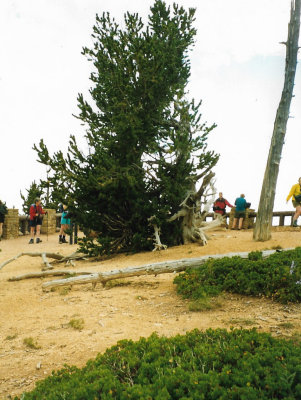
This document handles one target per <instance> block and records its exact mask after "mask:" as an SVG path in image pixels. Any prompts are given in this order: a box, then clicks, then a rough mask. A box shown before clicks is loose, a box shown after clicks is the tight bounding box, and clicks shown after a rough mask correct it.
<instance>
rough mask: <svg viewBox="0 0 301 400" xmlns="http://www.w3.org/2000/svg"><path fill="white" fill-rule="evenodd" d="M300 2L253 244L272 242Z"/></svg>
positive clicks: (288, 46)
mask: <svg viewBox="0 0 301 400" xmlns="http://www.w3.org/2000/svg"><path fill="white" fill-rule="evenodd" d="M300 1H301V0H294V1H292V3H291V16H290V22H289V25H288V38H287V42H286V43H284V44H285V45H286V61H285V79H284V86H283V91H282V95H281V100H280V103H279V106H278V110H277V114H276V118H275V122H274V130H273V136H272V140H271V145H270V151H269V155H268V160H267V165H266V170H265V174H264V178H263V183H262V189H261V195H260V202H259V208H258V212H257V217H256V224H255V228H254V232H253V239H254V240H256V241H266V240H269V239H270V238H271V226H272V218H273V208H274V200H275V192H276V184H277V178H278V173H279V164H280V159H281V153H282V147H283V143H284V137H285V134H286V126H287V120H288V117H289V110H290V104H291V99H292V96H293V88H294V80H295V74H296V66H297V55H298V40H299V31H300Z"/></svg>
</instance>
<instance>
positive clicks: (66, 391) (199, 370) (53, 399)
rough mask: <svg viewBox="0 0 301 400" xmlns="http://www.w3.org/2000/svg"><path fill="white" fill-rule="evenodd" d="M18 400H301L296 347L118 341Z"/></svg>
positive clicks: (226, 337) (217, 340)
mask: <svg viewBox="0 0 301 400" xmlns="http://www.w3.org/2000/svg"><path fill="white" fill-rule="evenodd" d="M21 398H22V399H23V400H61V399H68V400H86V399H87V400H88V399H91V400H96V399H106V400H107V399H137V400H138V399H139V400H142V399H145V400H147V399H149V400H151V399H156V400H163V399H164V400H165V399H171V400H176V399H182V400H188V399H191V400H192V399H204V400H207V399H208V400H209V399H210V400H215V399H216V400H217V399H233V400H234V399H241V400H257V399H300V398H301V347H300V346H295V345H294V344H293V343H292V342H290V341H285V340H284V339H275V338H273V337H271V335H270V334H267V333H258V332H257V331H256V330H255V329H253V330H240V329H239V330H231V331H230V332H227V331H226V330H223V329H217V330H211V329H210V330H208V331H206V332H200V331H198V330H194V331H192V332H189V333H187V334H186V335H184V336H180V335H177V336H175V337H172V338H165V337H158V336H157V335H155V334H153V335H152V336H150V337H149V338H148V339H145V338H142V339H140V340H139V341H138V342H133V341H131V340H123V341H120V342H119V343H118V344H117V345H116V346H113V347H111V348H110V349H108V350H107V351H106V352H105V353H104V354H103V355H99V356H97V358H96V359H95V360H90V361H88V363H87V364H86V366H85V367H84V368H83V369H78V368H76V367H66V368H65V369H63V370H61V371H58V372H53V373H52V376H50V377H48V378H46V379H45V380H43V381H40V382H38V383H37V385H36V388H35V389H34V390H33V391H32V392H30V393H25V394H23V395H22V396H21ZM15 400H18V398H17V397H16V398H15Z"/></svg>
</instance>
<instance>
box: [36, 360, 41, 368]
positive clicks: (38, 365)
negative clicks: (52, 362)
mask: <svg viewBox="0 0 301 400" xmlns="http://www.w3.org/2000/svg"><path fill="white" fill-rule="evenodd" d="M41 367H42V363H41V361H39V362H38V363H37V365H36V369H41Z"/></svg>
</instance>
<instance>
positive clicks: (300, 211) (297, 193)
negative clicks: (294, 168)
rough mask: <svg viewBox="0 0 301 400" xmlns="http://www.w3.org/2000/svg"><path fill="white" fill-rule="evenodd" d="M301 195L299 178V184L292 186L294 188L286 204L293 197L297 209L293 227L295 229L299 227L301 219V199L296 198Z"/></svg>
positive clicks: (300, 180)
mask: <svg viewBox="0 0 301 400" xmlns="http://www.w3.org/2000/svg"><path fill="white" fill-rule="evenodd" d="M300 195H301V178H299V180H298V183H296V184H295V185H293V186H292V188H291V190H290V192H289V194H288V196H287V198H286V202H288V201H289V199H290V198H291V197H292V203H293V206H294V207H295V209H296V211H295V214H294V216H293V226H294V227H297V226H298V224H297V221H298V217H299V215H301V199H300V200H299V199H298V197H297V198H296V196H300Z"/></svg>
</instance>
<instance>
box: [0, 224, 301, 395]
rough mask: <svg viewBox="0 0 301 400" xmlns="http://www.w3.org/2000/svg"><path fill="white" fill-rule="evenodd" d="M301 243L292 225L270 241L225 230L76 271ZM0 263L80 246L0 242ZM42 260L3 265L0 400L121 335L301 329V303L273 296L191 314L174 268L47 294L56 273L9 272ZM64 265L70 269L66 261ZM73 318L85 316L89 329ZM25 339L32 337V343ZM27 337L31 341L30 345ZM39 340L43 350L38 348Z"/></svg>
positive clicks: (234, 300) (231, 300)
mask: <svg viewBox="0 0 301 400" xmlns="http://www.w3.org/2000/svg"><path fill="white" fill-rule="evenodd" d="M299 245H301V231H299V230H293V229H290V228H287V230H286V231H282V232H274V233H273V236H272V240H270V241H268V242H253V240H252V232H251V231H248V232H247V231H240V232H238V231H231V230H230V231H228V230H218V231H215V232H214V233H213V234H212V239H211V240H210V241H209V243H208V245H207V246H204V247H200V246H199V245H197V244H194V245H186V246H179V247H174V248H170V249H167V250H166V251H162V252H150V253H139V254H135V255H120V256H116V257H113V258H111V259H108V260H104V261H101V262H100V261H98V262H90V261H77V262H76V265H75V267H70V266H68V269H70V268H75V269H77V268H78V269H81V270H83V269H87V270H89V271H90V270H93V271H94V270H95V271H96V270H101V271H104V270H111V269H115V268H124V267H128V266H135V265H142V264H145V263H150V262H160V261H164V260H176V259H181V258H189V257H191V258H193V257H199V256H202V255H206V254H225V253H229V252H240V251H251V250H256V249H271V248H274V247H276V246H281V247H282V248H289V247H296V246H299ZM0 248H1V249H2V251H1V252H0V264H1V262H3V261H5V260H8V259H9V258H11V257H13V256H15V255H17V254H18V253H20V252H24V251H49V252H59V253H61V254H64V255H68V254H71V253H72V252H73V251H75V250H76V246H75V245H72V246H71V245H69V244H64V245H59V244H58V243H57V235H53V236H50V237H49V238H48V241H47V239H46V237H43V243H41V244H34V245H28V237H26V238H22V237H21V238H19V239H15V240H8V241H2V242H1V243H0ZM41 265H42V264H41V258H40V257H37V258H33V257H28V256H23V257H21V258H19V259H17V260H15V261H14V262H12V263H10V264H8V265H6V266H5V267H4V268H3V269H2V270H0V302H1V313H0V399H1V400H3V399H8V398H10V396H9V395H11V396H12V397H13V396H14V395H20V394H21V393H23V392H25V391H29V390H30V389H32V388H33V387H34V383H35V382H36V381H37V380H40V379H42V378H44V377H46V376H47V375H49V374H51V371H53V370H57V369H60V368H62V367H63V366H64V364H69V365H77V366H79V367H80V366H83V365H84V364H85V363H86V362H87V360H88V359H90V358H92V357H95V356H96V355H97V353H99V352H103V351H104V350H105V349H106V348H108V347H110V346H112V345H113V344H115V343H116V342H117V341H118V340H121V339H126V338H127V339H133V340H137V339H139V337H141V336H149V335H150V334H151V333H152V332H157V333H158V334H160V335H166V336H170V335H175V334H177V333H180V334H183V333H185V332H186V331H189V330H192V329H193V328H198V329H202V330H204V329H207V328H209V327H212V328H217V327H225V328H229V327H230V326H237V327H239V326H242V327H245V328H250V327H253V326H254V327H256V328H257V329H259V330H261V331H267V332H272V334H273V335H278V336H292V335H296V334H301V322H300V321H301V319H300V317H301V306H299V305H293V306H283V305H281V304H278V303H273V302H272V301H267V300H264V299H257V298H252V297H242V296H237V295H225V297H224V298H223V300H222V306H221V307H220V308H218V309H216V310H214V311H212V310H210V311H205V312H190V311H189V309H188V301H186V300H183V299H181V298H180V297H178V296H177V295H176V292H175V286H174V285H173V279H174V276H175V275H174V274H162V275H159V276H157V277H154V276H146V277H143V276H142V277H136V278H130V279H128V280H124V281H119V284H118V285H114V284H111V285H108V287H107V288H105V289H104V288H102V286H101V285H97V286H96V288H95V289H94V290H92V285H91V284H86V285H77V286H73V288H72V289H71V290H66V288H64V287H61V288H58V289H57V290H55V291H47V292H43V291H42V287H41V284H42V283H43V282H45V281H48V280H51V279H56V278H51V277H50V278H44V279H41V278H36V279H29V280H22V281H18V282H9V281H8V278H10V277H12V276H16V275H19V274H23V273H27V272H38V271H40V270H41ZM59 268H62V267H61V266H60V267H59ZM71 320H76V321H81V323H82V324H83V326H82V329H81V330H79V329H75V328H73V327H72V326H71V325H70V324H69V322H70V321H71ZM24 340H25V342H24ZM26 342H27V344H26ZM30 343H33V344H34V346H35V347H36V348H31V347H30Z"/></svg>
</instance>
